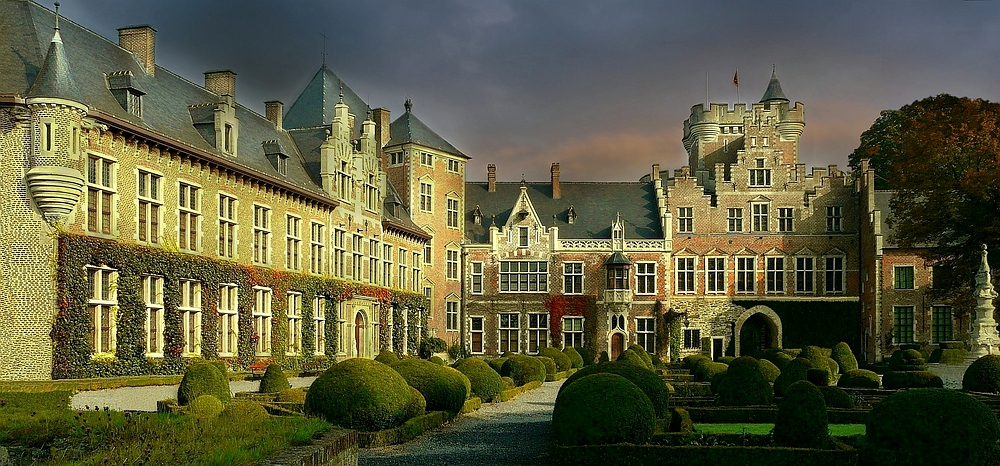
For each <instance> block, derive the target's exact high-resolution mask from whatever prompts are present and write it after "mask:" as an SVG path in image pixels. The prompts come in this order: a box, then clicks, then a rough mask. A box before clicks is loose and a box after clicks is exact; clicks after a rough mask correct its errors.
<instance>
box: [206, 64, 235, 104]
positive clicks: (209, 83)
mask: <svg viewBox="0 0 1000 466" xmlns="http://www.w3.org/2000/svg"><path fill="white" fill-rule="evenodd" d="M205 89H208V90H209V91H211V92H214V93H216V94H219V95H228V96H230V97H232V98H233V100H236V73H234V72H233V70H216V71H206V72H205Z"/></svg>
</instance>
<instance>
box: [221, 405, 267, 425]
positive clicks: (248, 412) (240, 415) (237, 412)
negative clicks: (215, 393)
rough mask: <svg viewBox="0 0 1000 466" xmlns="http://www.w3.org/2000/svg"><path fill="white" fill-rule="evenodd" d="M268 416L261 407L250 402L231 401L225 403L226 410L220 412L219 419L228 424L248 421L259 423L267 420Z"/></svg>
mask: <svg viewBox="0 0 1000 466" xmlns="http://www.w3.org/2000/svg"><path fill="white" fill-rule="evenodd" d="M268 416H270V414H267V410H266V409H264V407H263V406H261V405H259V404H257V403H253V402H250V401H233V402H232V403H226V409H223V410H222V414H220V415H219V418H220V419H221V420H223V421H225V422H228V423H237V422H240V423H243V422H248V421H260V420H263V419H267V418H268Z"/></svg>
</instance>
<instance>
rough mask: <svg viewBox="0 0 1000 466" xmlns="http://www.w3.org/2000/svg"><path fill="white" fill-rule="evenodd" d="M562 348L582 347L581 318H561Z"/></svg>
mask: <svg viewBox="0 0 1000 466" xmlns="http://www.w3.org/2000/svg"><path fill="white" fill-rule="evenodd" d="M562 330H563V331H562V337H563V348H569V347H570V346H573V347H577V348H582V347H583V317H563V326H562Z"/></svg>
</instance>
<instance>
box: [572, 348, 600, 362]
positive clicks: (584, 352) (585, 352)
mask: <svg viewBox="0 0 1000 466" xmlns="http://www.w3.org/2000/svg"><path fill="white" fill-rule="evenodd" d="M573 348H574V349H576V352H577V353H580V358H582V359H583V365H584V366H589V365H591V364H597V354H595V353H594V351H593V350H591V349H589V348H586V347H583V346H574V347H573Z"/></svg>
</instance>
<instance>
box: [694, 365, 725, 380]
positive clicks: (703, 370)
mask: <svg viewBox="0 0 1000 466" xmlns="http://www.w3.org/2000/svg"><path fill="white" fill-rule="evenodd" d="M728 369H729V366H727V365H725V364H723V363H721V362H711V361H710V362H706V363H704V364H701V365H699V366H698V368H697V369H695V372H694V381H695V382H711V381H712V378H713V377H715V376H716V375H718V374H721V373H723V372H726V370H728Z"/></svg>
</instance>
